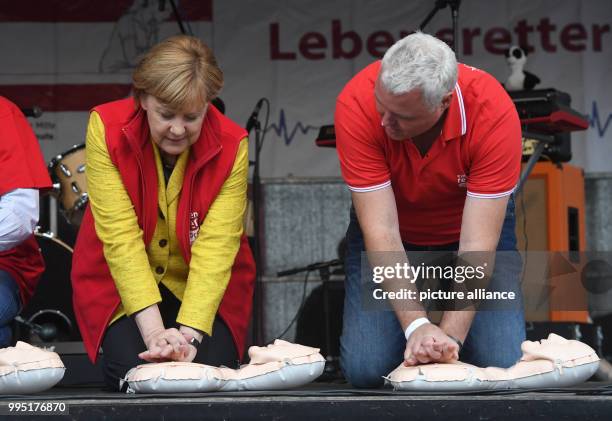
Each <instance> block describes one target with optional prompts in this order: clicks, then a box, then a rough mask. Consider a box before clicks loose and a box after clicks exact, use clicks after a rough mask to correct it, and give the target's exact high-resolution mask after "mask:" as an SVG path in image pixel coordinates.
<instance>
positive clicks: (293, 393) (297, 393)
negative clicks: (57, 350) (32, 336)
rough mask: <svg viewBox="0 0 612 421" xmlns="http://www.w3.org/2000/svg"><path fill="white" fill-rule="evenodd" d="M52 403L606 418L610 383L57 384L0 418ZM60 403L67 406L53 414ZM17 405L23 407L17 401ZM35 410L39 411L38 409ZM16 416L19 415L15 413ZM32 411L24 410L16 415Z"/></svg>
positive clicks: (153, 410)
mask: <svg viewBox="0 0 612 421" xmlns="http://www.w3.org/2000/svg"><path fill="white" fill-rule="evenodd" d="M41 402H43V403H47V404H48V403H54V404H56V405H55V408H52V411H55V413H54V414H47V415H46V416H45V417H44V418H42V419H45V420H55V419H72V420H140V419H147V420H199V419H211V420H221V419H223V420H230V419H236V420H271V419H274V420H292V421H293V420H313V419H316V420H341V421H349V420H350V421H354V420H381V421H382V420H395V419H397V420H403V421H407V420H421V419H423V420H432V421H433V420H444V421H447V420H462V421H463V420H496V421H497V420H517V419H518V420H521V421H524V420H587V421H596V420H606V421H610V420H612V384H606V383H585V384H584V385H581V386H579V387H576V388H573V389H546V390H539V391H521V392H518V391H503V392H497V393H490V392H489V393H487V392H481V393H454V394H451V393H444V394H438V395H435V394H431V393H428V394H425V393H407V392H394V391H392V390H390V389H379V390H359V389H352V388H350V386H348V385H346V384H332V383H313V384H311V385H308V386H306V387H303V388H300V389H296V390H289V391H278V392H227V393H182V394H172V395H160V394H156V395H142V394H141V395H126V394H120V393H110V392H105V391H103V390H102V389H101V388H100V387H94V386H92V387H80V388H65V387H56V388H53V389H51V390H49V391H46V392H44V393H39V394H36V395H28V396H1V397H0V419H7V416H10V415H16V414H15V413H14V412H10V411H9V403H13V408H14V407H15V405H14V404H15V403H25V404H30V403H32V404H38V407H39V408H42V405H40V403H41ZM59 403H64V404H65V405H66V407H65V412H64V413H63V414H58V412H57V411H59V410H60V409H61V408H59V407H58V406H59V405H57V404H59ZM22 408H23V406H22ZM38 413H39V414H41V413H44V411H40V410H39V412H38ZM15 418H17V417H15ZM28 418H36V419H41V417H39V416H36V417H33V413H32V412H28V411H25V412H24V413H22V414H21V415H20V416H19V417H18V419H20V420H24V419H28Z"/></svg>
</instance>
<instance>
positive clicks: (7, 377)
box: [0, 342, 66, 395]
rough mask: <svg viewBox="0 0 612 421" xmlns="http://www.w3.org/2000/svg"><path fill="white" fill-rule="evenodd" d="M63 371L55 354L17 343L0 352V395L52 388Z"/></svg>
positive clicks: (63, 368)
mask: <svg viewBox="0 0 612 421" xmlns="http://www.w3.org/2000/svg"><path fill="white" fill-rule="evenodd" d="M65 371H66V368H65V367H64V364H63V363H62V360H61V359H60V357H59V355H57V354H56V353H55V352H51V351H46V350H44V349H40V348H36V347H34V346H32V345H29V344H27V343H25V342H17V345H16V346H14V347H7V348H2V349H0V394H2V395H5V394H27V393H37V392H42V391H44V390H47V389H50V388H51V387H53V386H55V385H56V384H57V383H58V382H59V381H60V380H61V379H62V378H63V377H64V372H65Z"/></svg>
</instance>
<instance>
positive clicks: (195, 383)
mask: <svg viewBox="0 0 612 421" xmlns="http://www.w3.org/2000/svg"><path fill="white" fill-rule="evenodd" d="M249 357H250V359H251V362H250V363H249V364H247V365H243V366H242V367H240V368H239V369H237V370H234V369H231V368H227V367H212V366H208V365H204V364H197V363H185V362H165V363H151V364H143V365H139V366H137V367H135V368H133V369H131V370H130V371H128V373H127V374H126V378H125V379H124V380H122V383H123V382H125V381H127V382H128V386H129V387H128V393H181V392H182V393H186V392H216V391H236V390H283V389H290V388H293V387H299V386H302V385H304V384H307V383H310V382H311V381H313V380H314V379H316V378H317V377H319V376H320V375H321V374H322V373H323V369H324V368H325V359H324V358H323V357H322V356H321V354H319V350H318V349H317V348H310V347H307V346H303V345H298V344H292V343H290V342H286V341H283V340H279V339H277V340H276V341H274V344H272V345H268V346H267V347H258V346H252V347H250V348H249Z"/></svg>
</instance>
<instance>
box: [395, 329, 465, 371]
mask: <svg viewBox="0 0 612 421" xmlns="http://www.w3.org/2000/svg"><path fill="white" fill-rule="evenodd" d="M457 360H459V345H457V343H456V342H455V341H454V340H452V339H451V338H449V337H448V336H447V335H446V333H444V331H443V330H442V329H440V328H439V327H438V326H436V325H434V324H432V323H428V324H425V325H423V326H421V327H419V328H417V329H416V330H415V331H414V332H412V335H410V340H408V342H407V343H406V351H405V352H404V365H405V366H413V365H417V364H428V363H452V362H455V361H457Z"/></svg>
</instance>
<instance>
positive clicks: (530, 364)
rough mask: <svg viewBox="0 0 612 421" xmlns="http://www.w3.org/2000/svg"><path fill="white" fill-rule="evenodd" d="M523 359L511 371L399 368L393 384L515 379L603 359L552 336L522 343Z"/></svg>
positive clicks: (450, 366) (457, 365) (463, 367)
mask: <svg viewBox="0 0 612 421" xmlns="http://www.w3.org/2000/svg"><path fill="white" fill-rule="evenodd" d="M521 350H522V351H523V356H522V357H521V359H520V361H519V362H517V363H516V364H515V365H513V366H512V367H510V368H508V369H503V368H497V367H487V368H481V367H476V366H473V365H470V364H465V363H462V362H456V363H454V364H426V365H417V366H413V367H406V366H404V365H403V364H401V365H400V366H398V367H397V368H396V369H395V370H393V371H392V372H391V374H389V376H388V379H389V380H391V381H393V382H409V381H413V380H416V379H417V378H419V377H424V379H425V380H426V381H431V382H436V381H440V382H442V381H447V382H448V381H462V380H466V379H468V378H470V377H471V375H472V376H474V377H475V378H476V379H478V380H483V381H492V382H495V381H503V380H514V379H519V378H523V377H529V376H534V375H538V374H543V373H549V372H551V371H553V370H554V368H555V365H557V366H560V367H566V368H571V367H576V366H579V365H583V364H588V363H591V362H595V361H599V357H598V356H597V354H596V353H595V351H593V349H592V348H591V347H589V346H588V345H586V344H584V343H582V342H579V341H574V340H567V339H565V338H562V337H561V336H558V335H555V334H554V333H551V334H550V335H549V336H548V339H543V340H541V341H538V342H532V341H525V342H523V343H522V344H521Z"/></svg>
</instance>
